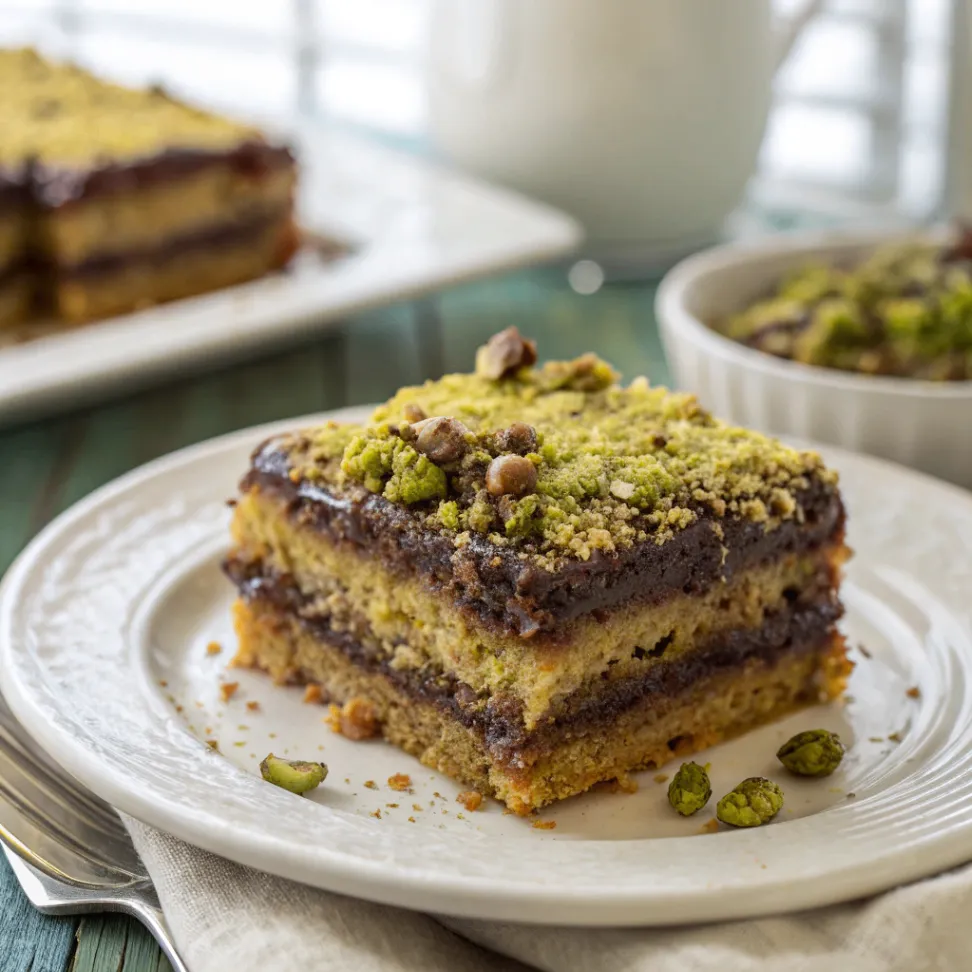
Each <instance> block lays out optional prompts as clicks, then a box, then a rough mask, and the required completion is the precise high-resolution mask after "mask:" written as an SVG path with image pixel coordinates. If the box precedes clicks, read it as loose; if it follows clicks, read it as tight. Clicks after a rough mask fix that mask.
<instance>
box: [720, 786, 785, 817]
mask: <svg viewBox="0 0 972 972" xmlns="http://www.w3.org/2000/svg"><path fill="white" fill-rule="evenodd" d="M782 808H783V791H782V790H781V789H780V788H779V787H778V786H777V785H776V784H775V783H774V782H773V781H772V780H767V779H764V778H763V777H762V776H751V777H750V778H749V779H748V780H743V781H742V783H740V784H739V785H738V786H737V787H736V788H735V789H733V790H730V791H729V792H728V793H727V794H726V795H725V796H724V797H723V798H722V799H721V800H720V801H719V802H718V803H717V804H716V817H718V818H719V820H721V821H722V822H723V823H724V824H729V826H730V827H759V826H761V825H762V824H764V823H769V822H770V821H771V820H772V819H773V818H774V817H775V816H776V815H777V814H778V813H779V812H780V810H781V809H782Z"/></svg>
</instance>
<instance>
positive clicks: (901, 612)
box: [0, 413, 972, 925]
mask: <svg viewBox="0 0 972 972" xmlns="http://www.w3.org/2000/svg"><path fill="white" fill-rule="evenodd" d="M343 414H344V415H345V417H346V415H347V414H348V413H343ZM302 421H308V420H302ZM287 424H288V425H291V424H294V423H287ZM279 428H280V426H279V425H278V426H266V427H263V428H261V429H255V430H250V431H247V432H243V433H238V434H234V435H232V436H228V437H224V438H220V439H216V440H214V441H212V442H207V443H204V444H202V445H200V446H196V447H193V448H191V449H187V450H185V451H182V452H179V453H176V454H174V455H172V456H169V457H167V458H164V459H161V460H159V461H157V462H154V463H152V464H150V465H148V466H146V467H144V468H142V469H139V470H137V471H135V472H133V473H131V474H129V475H127V476H125V477H123V478H122V479H120V480H118V481H116V482H115V483H112V484H110V485H108V486H106V487H105V488H103V489H101V490H99V491H98V492H96V493H94V494H93V495H92V496H90V497H89V498H88V499H86V500H84V501H83V502H82V503H80V504H78V505H77V506H76V507H74V508H73V509H72V510H70V511H69V512H67V513H66V514H64V515H63V516H62V517H60V518H59V519H58V520H57V521H56V522H55V523H54V524H52V525H51V526H50V527H49V528H48V529H47V530H45V531H44V532H43V533H42V534H41V536H40V537H38V539H37V540H35V542H34V543H33V544H32V545H31V546H30V547H29V548H28V550H27V551H26V552H25V553H24V554H23V555H22V556H21V558H20V559H19V560H18V561H17V563H16V565H15V566H14V567H13V568H12V569H11V571H10V573H9V574H8V576H7V577H6V579H5V580H4V582H3V585H2V587H0V683H2V688H3V691H4V694H5V695H6V696H7V698H8V700H9V702H10V704H11V706H12V708H13V710H14V712H15V713H16V715H17V716H18V717H19V718H20V719H21V720H22V721H23V723H24V725H25V726H26V727H27V728H28V730H29V731H30V732H31V733H32V734H33V735H34V736H35V737H36V738H37V740H38V741H39V742H40V744H41V745H42V746H43V747H44V748H45V749H46V750H48V751H49V752H50V753H51V755H52V756H53V757H54V758H55V759H56V760H57V761H58V762H60V763H61V764H62V765H64V766H65V767H66V768H67V769H69V770H70V771H71V772H72V773H73V774H74V775H75V776H77V777H78V778H79V779H80V780H81V781H82V782H83V783H85V784H87V785H88V786H89V787H91V789H93V790H94V791H95V792H97V793H98V794H99V795H100V796H102V797H104V798H105V799H107V800H109V801H111V802H112V803H113V804H115V805H116V806H118V807H120V808H121V809H123V810H125V811H127V812H129V813H131V814H133V815H135V816H136V817H139V818H140V819H142V820H145V821H147V822H149V823H151V824H154V825H156V826H157V827H160V828H163V829H165V830H168V831H170V832H172V833H174V834H177V835H178V836H180V837H183V838H185V839H186V840H188V841H191V842H193V843H195V844H198V845H199V846H201V847H204V848H206V849H208V850H210V851H214V852H216V853H218V854H222V855H224V856H226V857H229V858H232V859H234V860H237V861H240V862H243V863H246V864H250V865H252V866H254V867H257V868H262V869H264V870H267V871H271V872H274V873H277V874H282V875H285V876H287V877H290V878H294V879H296V880H299V881H304V882H307V883H310V884H315V885H319V886H321V887H325V888H330V889H334V890H338V891H342V892H345V893H347V894H352V895H358V896H361V897H365V898H370V899H374V900H379V901H384V902H390V903H394V904H398V905H404V906H406V907H412V908H421V909H426V910H430V911H438V912H443V913H450V914H458V915H469V916H477V917H482V918H494V919H518V920H523V921H530V922H548V923H550V922H559V923H577V924H590V925H612V924H613V925H616V924H632V925H651V924H661V923H674V922H694V921H701V920H706V919H728V918H737V917H741V916H747V915H755V914H759V913H765V912H772V911H783V910H789V909H795V908H802V907H807V906H812V905H823V904H827V903H831V902H835V901H839V900H842V899H848V898H852V897H856V896H859V895H862V894H867V893H870V892H875V891H879V890H881V889H884V888H887V887H890V886H892V885H894V884H897V883H899V882H903V881H909V880H912V879H915V878H919V877H922V876H925V875H928V874H931V873H933V872H935V871H938V870H941V869H942V868H946V867H949V866H951V865H956V864H958V863H960V862H962V861H964V860H966V859H967V858H970V857H972V692H970V687H972V637H970V636H972V599H970V597H969V591H970V590H972V570H970V551H972V496H970V495H969V494H966V493H964V492H962V491H960V490H958V489H956V488H953V487H950V486H946V485H944V484H941V483H938V482H936V481H934V480H931V479H927V478H925V477H923V476H921V475H920V474H917V473H913V472H909V471H907V470H905V469H902V468H898V467H895V466H892V465H889V464H886V463H883V462H881V461H879V460H876V459H870V458H862V457H859V456H855V455H851V454H849V453H846V452H840V451H837V450H826V452H827V455H828V456H829V458H830V459H831V461H833V462H834V463H835V464H836V466H837V467H838V468H839V469H840V471H841V473H842V476H843V484H844V490H845V494H846V498H847V500H848V503H849V507H850V514H851V517H850V522H851V529H850V543H851V545H852V546H853V547H854V548H855V549H856V551H857V555H856V557H855V558H854V560H853V561H852V563H851V565H850V570H849V577H848V580H847V584H846V588H845V599H846V602H847V606H848V617H847V618H846V620H845V625H846V631H847V633H848V634H849V636H850V639H851V643H852V644H853V645H854V646H855V647H854V649H853V655H854V657H855V660H856V661H857V663H858V664H857V668H856V669H855V671H854V674H853V676H852V679H851V685H850V690H849V692H850V699H849V700H848V701H847V702H846V703H842V704H836V705H832V706H829V707H826V708H820V709H816V710H810V711H806V712H804V713H801V714H798V715H795V716H793V717H791V718H789V719H787V720H785V721H783V722H781V723H779V724H777V725H774V726H770V727H767V728H764V729H761V730H759V731H757V732H754V733H751V734H750V735H748V736H746V737H745V738H743V739H739V740H736V741H734V742H732V743H729V744H726V745H723V746H720V747H718V748H716V749H713V750H711V751H709V752H708V753H706V755H705V759H706V760H708V761H711V763H712V775H713V784H714V789H715V790H716V791H717V794H721V793H722V792H724V791H726V790H728V789H730V788H731V787H732V786H733V785H734V784H735V783H737V782H738V781H739V780H740V779H742V778H744V777H746V776H751V775H757V774H762V775H768V776H771V777H774V778H776V779H777V780H779V782H780V783H781V784H782V786H783V787H784V789H785V792H786V807H785V809H784V811H783V813H782V814H781V817H780V819H779V820H778V821H777V822H775V823H773V824H772V825H770V826H767V827H764V828H760V829H757V830H752V831H728V830H721V831H720V832H718V833H715V834H712V833H706V834H703V832H702V831H703V827H704V824H706V823H707V822H708V821H710V820H711V819H712V810H713V805H712V804H710V806H709V807H707V808H706V810H704V811H703V812H702V813H700V814H698V815H697V816H696V817H693V818H689V819H682V818H679V817H677V816H676V815H675V814H673V813H672V812H671V810H670V808H669V807H668V806H667V802H666V798H665V790H666V787H665V785H664V784H663V783H657V782H655V781H654V776H655V774H653V773H650V772H649V773H644V774H641V775H640V777H639V782H640V789H639V791H638V792H637V793H636V794H634V795H627V794H623V793H608V792H600V793H593V794H589V795H586V796H584V797H582V798H578V799H574V800H571V801H567V802H566V803H564V804H563V805H562V806H561V807H559V808H557V809H555V810H550V811H545V812H544V813H543V814H542V819H544V820H552V821H556V824H557V826H556V829H555V830H540V829H535V828H533V827H532V825H531V822H530V821H529V820H523V819H520V818H517V817H514V816H508V815H504V814H503V813H502V811H501V808H500V807H499V806H498V805H496V804H494V803H491V802H487V805H486V806H485V807H484V808H483V809H481V810H479V811H478V812H476V813H468V812H465V811H464V810H463V808H462V807H461V806H460V805H459V804H457V803H456V802H455V796H456V794H457V792H458V790H459V789H460V788H459V787H457V786H456V785H455V784H453V783H452V782H450V781H449V780H447V779H445V778H443V777H441V776H439V775H437V774H435V773H432V772H431V771H429V770H427V769H425V768H424V767H422V766H420V765H419V764H418V763H417V762H416V761H415V760H413V759H411V758H410V757H408V756H406V755H404V754H403V753H401V752H399V751H398V750H395V749H393V748H391V747H388V746H386V745H385V744H384V743H381V742H364V743H353V742H349V741H347V740H345V739H343V738H342V737H340V736H336V735H334V734H333V733H332V732H331V731H330V730H329V729H328V728H327V727H326V726H325V725H324V724H323V721H322V717H323V714H324V710H323V709H322V708H321V707H320V706H316V705H309V704H304V703H303V702H302V701H301V696H302V693H301V691H300V690H299V689H284V688H274V687H272V686H271V685H270V684H269V683H268V681H267V680H266V679H265V678H263V677H261V676H259V675H256V674H252V673H240V672H236V671H230V672H226V671H225V670H224V669H225V665H226V663H227V661H228V660H229V656H230V654H231V652H232V650H233V639H232V635H231V631H230V625H229V620H228V609H229V605H230V601H231V598H232V594H231V590H230V586H229V584H228V583H227V582H225V581H224V580H223V579H222V577H221V575H220V573H219V568H218V564H219V560H220V557H221V556H222V554H223V553H224V552H225V550H226V548H227V523H228V518H229V511H228V510H227V508H226V506H225V500H226V498H227V497H229V496H230V495H232V494H233V493H234V492H235V482H236V479H237V477H238V475H239V474H240V473H241V472H242V471H243V470H244V468H245V466H246V462H247V457H248V453H249V452H250V450H251V448H252V447H253V446H254V445H255V444H256V443H257V442H258V441H259V440H260V439H262V438H263V437H264V436H266V435H268V434H270V433H271V432H272V431H274V430H276V429H279ZM211 641H217V642H220V643H221V644H222V645H223V646H224V647H223V651H222V653H220V654H216V655H211V654H208V653H207V648H206V646H207V644H208V643H209V642H211ZM858 644H864V645H866V647H867V650H868V652H869V654H870V657H866V656H865V655H863V654H862V653H861V651H860V650H859V648H858V647H857V646H858ZM221 681H238V682H239V689H238V690H237V692H236V694H235V695H234V696H233V697H232V698H231V699H230V700H229V701H228V702H225V703H224V702H223V701H222V700H221V698H220V691H219V684H220V682H221ZM912 687H917V688H918V689H919V691H920V694H919V695H918V697H917V698H915V697H912V695H909V694H908V690H909V689H910V688H912ZM913 694H916V693H913ZM254 701H255V702H258V703H259V706H260V710H259V711H251V710H250V709H248V708H247V703H248V702H254ZM821 725H823V726H828V727H831V728H834V729H838V730H839V731H840V733H841V735H842V737H843V738H844V739H845V740H846V741H847V742H848V743H849V744H850V750H849V753H848V756H847V757H846V758H845V760H844V763H843V765H842V766H841V767H840V769H839V770H838V772H837V773H835V774H834V775H833V776H831V777H829V778H828V779H826V780H817V781H807V780H797V779H793V778H790V777H788V776H787V775H786V774H785V773H784V772H783V771H782V769H781V768H780V767H779V766H778V764H777V763H776V761H775V758H774V755H773V754H774V753H775V751H776V748H777V747H778V745H779V744H780V743H781V742H782V741H783V740H784V739H785V738H787V737H788V736H789V735H790V734H792V733H793V732H795V731H798V730H800V729H805V728H810V727H815V726H821ZM206 738H213V739H217V740H218V741H219V746H220V750H221V752H220V753H217V752H214V751H213V750H212V749H210V748H209V747H207V745H206V744H205V742H204V740H205V739H206ZM897 740H900V741H897ZM271 750H272V751H274V752H276V753H278V754H289V755H291V756H292V757H305V758H311V759H323V760H324V761H326V762H327V763H328V764H329V766H330V776H329V777H328V780H327V781H326V783H325V784H324V786H322V787H321V788H320V789H319V790H318V791H316V792H315V793H314V794H313V795H311V796H310V797H307V798H298V797H295V796H293V795H291V794H289V793H286V792H284V791H282V790H279V789H276V788H274V787H272V786H270V785H268V784H267V783H264V782H263V781H262V780H261V779H259V776H258V774H257V772H256V767H257V763H258V761H259V760H260V758H261V757H263V756H265V755H266V753H267V752H268V751H271ZM395 773H407V774H409V776H410V777H411V779H412V784H413V785H412V789H413V792H411V793H400V792H396V791H394V790H392V789H391V788H390V787H389V786H388V785H387V783H386V781H387V779H388V777H389V776H391V775H392V774H395ZM368 781H374V788H373V787H372V786H369V784H368ZM851 794H854V796H851ZM713 803H714V801H713ZM393 804H394V806H393ZM413 804H414V806H413ZM379 810H380V811H381V817H380V819H378V817H377V815H376V813H375V812H376V811H379Z"/></svg>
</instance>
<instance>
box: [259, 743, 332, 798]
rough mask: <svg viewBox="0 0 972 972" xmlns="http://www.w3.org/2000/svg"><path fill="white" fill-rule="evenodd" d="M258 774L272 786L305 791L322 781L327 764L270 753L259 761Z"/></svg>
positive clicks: (298, 791)
mask: <svg viewBox="0 0 972 972" xmlns="http://www.w3.org/2000/svg"><path fill="white" fill-rule="evenodd" d="M260 775H261V776H262V777H263V778H264V779H265V780H266V781H267V782H268V783H273V784H274V786H279V787H282V788H283V789H285V790H290V792H291V793H307V792H308V791H309V790H313V789H315V788H317V787H318V786H320V785H321V783H323V782H324V779H325V777H326V776H327V766H325V765H324V763H308V762H304V761H303V760H299V759H281V758H280V757H279V756H274V755H273V753H270V755H269V756H267V758H266V759H265V760H263V762H262V763H260Z"/></svg>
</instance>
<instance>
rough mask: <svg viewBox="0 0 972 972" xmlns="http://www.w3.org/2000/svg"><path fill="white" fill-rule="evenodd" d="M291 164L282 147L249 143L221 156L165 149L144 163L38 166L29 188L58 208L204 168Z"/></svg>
mask: <svg viewBox="0 0 972 972" xmlns="http://www.w3.org/2000/svg"><path fill="white" fill-rule="evenodd" d="M295 164H296V161H295V159H294V154H293V152H291V150H290V149H289V148H288V147H286V146H283V145H271V144H269V143H267V142H263V141H261V140H259V139H251V140H249V141H245V142H241V143H239V144H238V145H236V146H234V147H233V148H232V149H229V150H227V151H222V152H214V151H212V150H204V149H188V148H171V149H166V150H165V151H163V152H160V153H158V154H156V155H153V156H151V157H149V158H145V159H135V160H132V161H129V162H103V163H101V164H95V165H94V166H90V167H87V168H83V167H82V168H73V167H66V166H57V165H48V164H46V163H43V162H38V163H36V164H35V165H34V166H33V169H32V172H31V189H32V196H33V199H34V201H35V202H37V203H38V204H40V205H41V206H44V207H46V208H49V209H58V208H60V207H62V206H67V205H70V204H71V203H76V202H79V201H81V200H82V199H83V200H88V199H93V198H96V197H97V196H105V195H112V194H115V193H120V192H139V191H144V190H145V189H146V188H147V187H149V186H153V185H156V184H158V183H160V182H171V181H173V180H176V179H181V178H184V177H185V176H187V175H190V174H192V173H194V172H198V171H199V170H201V169H205V168H209V167H228V168H229V169H231V170H232V171H233V172H240V173H243V174H244V175H249V176H252V177H253V178H260V177H261V176H264V175H266V174H268V173H269V172H272V171H273V170H275V169H280V168H285V167H290V166H293V165H295Z"/></svg>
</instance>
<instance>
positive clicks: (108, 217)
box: [0, 50, 297, 322]
mask: <svg viewBox="0 0 972 972" xmlns="http://www.w3.org/2000/svg"><path fill="white" fill-rule="evenodd" d="M0 111H2V112H3V116H4V143H3V145H2V146H0V305H2V303H3V282H4V280H5V279H6V278H5V277H4V270H3V266H4V263H3V261H4V259H5V256H6V260H7V265H8V266H10V265H11V264H13V265H16V266H22V267H25V268H27V269H28V270H29V271H30V272H31V273H32V274H33V278H32V279H33V283H34V292H35V294H36V296H37V297H39V298H40V302H39V303H38V305H37V306H36V308H35V311H36V312H39V313H51V312H53V313H54V314H56V315H57V316H59V317H61V318H64V319H65V320H68V321H72V322H79V321H85V320H89V319H93V318H97V317H104V316H108V315H111V314H117V313H120V312H123V311H130V310H134V309H137V308H139V307H143V306H147V305H150V304H154V303H158V302H161V301H166V300H173V299H176V298H179V297H187V296H190V295H193V294H198V293H202V292H205V291H208V290H213V289H216V288H219V287H224V286H227V285H230V284H235V283H239V282H242V281H244V280H248V279H251V278H254V277H257V276H260V275H261V274H264V273H266V272H268V271H269V270H273V269H276V268H278V267H280V266H283V265H284V264H285V263H286V262H287V261H288V260H289V259H290V257H291V256H292V254H293V253H294V251H295V249H296V246H297V233H296V229H295V225H294V217H293V209H294V204H293V194H294V186H295V181H296V163H295V161H294V158H293V156H292V154H291V152H290V150H289V149H288V148H287V147H286V146H285V145H278V144H274V143H272V142H271V141H269V140H268V139H267V138H266V137H264V136H263V135H262V134H261V133H260V132H259V131H258V130H256V129H254V128H251V127H248V126H246V125H241V124H238V123H236V122H233V121H230V120H228V119H224V118H221V117H219V116H217V115H213V114H210V113H209V112H205V111H201V110H199V109H196V108H193V107H191V106H189V105H186V104H184V103H182V102H180V101H178V100H176V99H174V98H172V97H170V96H169V95H167V94H166V93H165V92H164V91H162V90H160V89H158V88H151V89H145V90H135V89H130V88H125V87H121V86H119V85H114V84H110V83H108V82H106V81H102V80H100V79H99V78H96V77H95V76H93V75H91V74H89V73H88V72H87V71H85V70H83V69H81V68H79V67H77V66H75V65H72V64H60V63H55V62H50V61H47V60H45V59H43V58H41V57H40V56H39V55H37V54H36V53H35V52H33V51H30V50H20V51H2V52H0ZM5 181H6V183H7V184H8V186H9V188H8V189H7V190H6V191H5V189H4V183H5ZM8 196H9V200H8ZM8 277H9V274H8ZM11 299H12V298H10V297H9V296H8V302H9V301H10V300H11ZM0 311H2V307H0Z"/></svg>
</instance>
